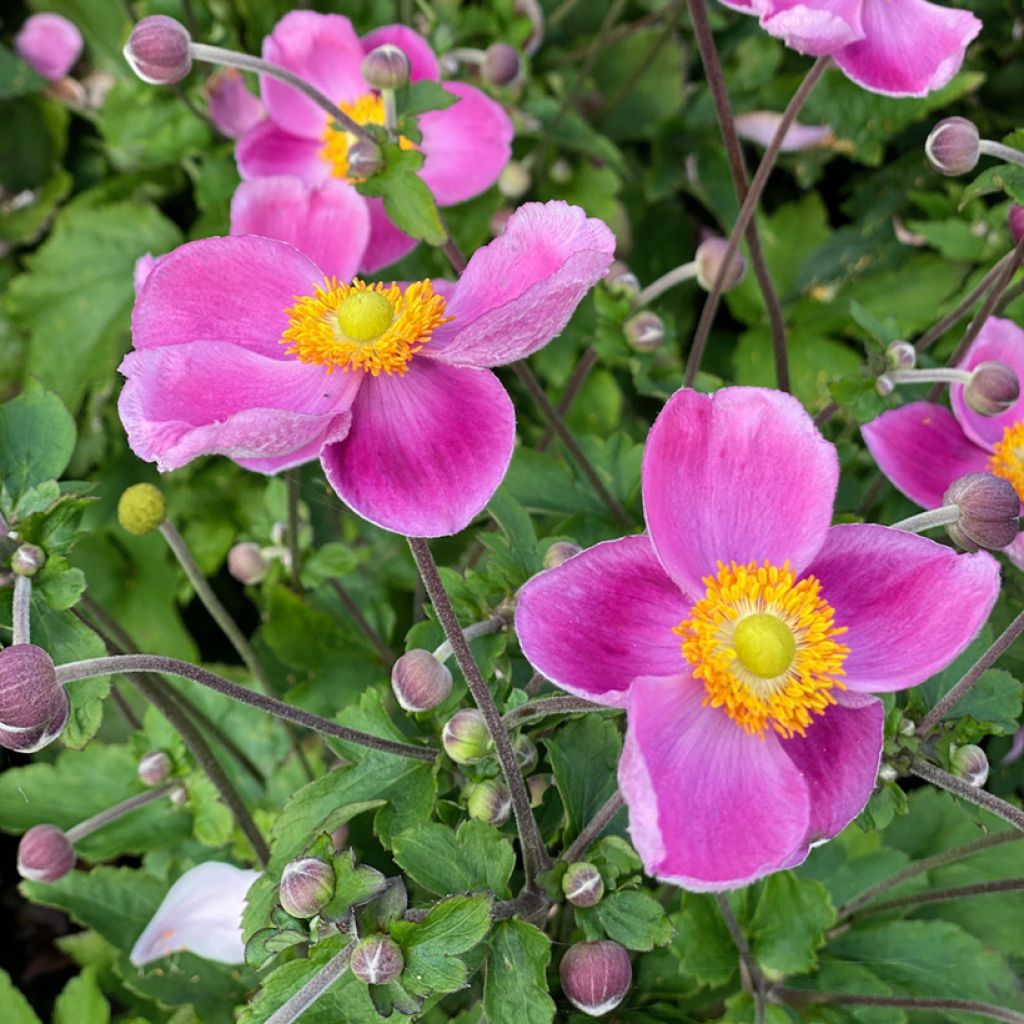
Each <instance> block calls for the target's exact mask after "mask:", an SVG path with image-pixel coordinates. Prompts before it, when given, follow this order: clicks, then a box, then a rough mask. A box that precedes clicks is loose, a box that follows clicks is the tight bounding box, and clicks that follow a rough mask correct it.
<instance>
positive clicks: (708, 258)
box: [695, 237, 747, 292]
mask: <svg viewBox="0 0 1024 1024" xmlns="http://www.w3.org/2000/svg"><path fill="white" fill-rule="evenodd" d="M728 248H729V243H728V242H727V241H726V240H725V239H724V238H718V237H714V238H705V239H704V241H703V242H701V243H700V245H698V246H697V255H696V257H695V259H696V263H697V284H699V285H700V286H701V288H703V289H704V290H705V291H707V292H709V291H711V288H712V285H714V283H715V278H716V277H718V270H719V267H721V265H722V261H723V260H724V259H725V251H726V249H728ZM746 272H747V263H746V261H745V260H744V259H743V257H742V256H741V255H740V254H739V253H738V252H735V253H733V255H732V260H731V261H730V262H729V270H728V272H727V273H726V275H725V280H724V281H723V282H722V291H725V292H727V291H728V290H729V289H730V288H735V287H736V285H738V284H739V283H740V281H742V280H743V275H744V274H745V273H746Z"/></svg>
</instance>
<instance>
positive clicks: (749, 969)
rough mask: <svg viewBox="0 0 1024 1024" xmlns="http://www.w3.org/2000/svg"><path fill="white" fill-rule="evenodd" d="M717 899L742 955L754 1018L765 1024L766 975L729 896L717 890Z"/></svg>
mask: <svg viewBox="0 0 1024 1024" xmlns="http://www.w3.org/2000/svg"><path fill="white" fill-rule="evenodd" d="M715 901H716V902H717V903H718V909H719V910H720V911H721V913H722V919H723V920H724V921H725V927H726V928H727V929H728V930H729V935H730V937H731V938H732V941H733V945H734V946H735V947H736V951H737V952H738V953H739V955H740V966H741V968H742V970H741V972H740V973H741V975H742V976H743V978H744V980H745V982H746V986H745V987H749V990H750V994H751V995H752V996H753V999H754V1020H755V1022H756V1024H764V1015H765V991H766V985H765V979H764V975H763V974H762V973H761V968H760V967H758V966H757V961H756V960H755V959H754V954H753V952H752V951H751V949H750V943H749V942H747V937H746V935H744V934H743V929H742V928H741V927H740V923H739V921H737V920H736V915H735V914H734V913H733V912H732V906H731V905H730V904H729V900H728V897H727V896H726V895H725V893H722V892H716V893H715Z"/></svg>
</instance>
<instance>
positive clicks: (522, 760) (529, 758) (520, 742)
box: [512, 733, 537, 775]
mask: <svg viewBox="0 0 1024 1024" xmlns="http://www.w3.org/2000/svg"><path fill="white" fill-rule="evenodd" d="M512 751H513V753H514V754H515V756H516V764H517V765H519V770H520V771H521V772H522V773H523V774H524V775H527V774H528V773H530V772H532V771H533V769H534V768H536V767H537V744H536V743H534V742H533V740H531V739H530V737H529V736H526V735H525V734H523V733H520V734H519V735H518V736H517V737H516V738H515V739H514V740H513V741H512Z"/></svg>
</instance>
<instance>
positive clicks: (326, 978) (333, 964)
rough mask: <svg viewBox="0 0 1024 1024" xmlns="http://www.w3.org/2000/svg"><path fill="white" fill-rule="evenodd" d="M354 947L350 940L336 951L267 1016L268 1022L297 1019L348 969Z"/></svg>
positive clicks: (281, 1023)
mask: <svg viewBox="0 0 1024 1024" xmlns="http://www.w3.org/2000/svg"><path fill="white" fill-rule="evenodd" d="M354 948H355V943H354V942H350V943H349V944H348V945H347V946H346V947H345V948H344V949H342V950H341V951H340V952H338V953H335V954H334V956H332V957H331V959H330V960H328V961H327V963H325V964H324V965H323V967H321V968H320V970H319V971H317V972H316V974H314V975H313V977H312V978H310V979H309V981H307V982H306V984H305V985H303V986H302V988H300V989H299V991H298V992H296V993H295V994H294V995H293V996H292V997H291V998H290V999H288V1001H287V1002H286V1003H284V1005H283V1006H281V1007H279V1008H278V1009H277V1010H275V1011H274V1012H273V1013H272V1014H271V1015H270V1016H269V1017H268V1018H267V1024H291V1022H292V1021H293V1020H297V1019H298V1018H299V1016H300V1014H302V1013H304V1012H305V1011H306V1010H308V1009H309V1008H310V1007H311V1006H312V1005H313V1004H314V1003H315V1002H316V1001H317V1000H318V999H319V998H320V997H321V996H322V995H323V994H324V993H325V992H326V991H327V990H328V989H329V988H330V987H331V986H332V985H333V984H334V983H335V982H336V981H337V980H338V979H339V978H340V977H341V976H342V975H343V974H344V973H345V971H347V970H348V962H349V960H351V959H352V950H353V949H354Z"/></svg>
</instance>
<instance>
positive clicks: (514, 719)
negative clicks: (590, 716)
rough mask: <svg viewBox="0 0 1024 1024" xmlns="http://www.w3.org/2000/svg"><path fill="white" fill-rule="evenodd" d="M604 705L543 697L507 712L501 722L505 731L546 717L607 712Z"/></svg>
mask: <svg viewBox="0 0 1024 1024" xmlns="http://www.w3.org/2000/svg"><path fill="white" fill-rule="evenodd" d="M542 678H543V677H542ZM607 710H608V708H607V707H606V706H605V705H604V704H595V703H594V702H593V701H591V700H584V699H583V698H582V697H544V698H542V699H541V700H533V701H530V702H529V703H527V704H520V705H519V707H517V708H513V709H512V710H511V711H509V712H507V713H506V714H505V715H504V716H503V717H502V721H503V722H504V723H505V728H506V729H516V728H518V727H519V726H521V725H525V724H526V723H527V722H536V721H538V720H539V719H541V718H547V717H548V715H567V714H572V713H574V712H578V711H607Z"/></svg>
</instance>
